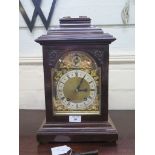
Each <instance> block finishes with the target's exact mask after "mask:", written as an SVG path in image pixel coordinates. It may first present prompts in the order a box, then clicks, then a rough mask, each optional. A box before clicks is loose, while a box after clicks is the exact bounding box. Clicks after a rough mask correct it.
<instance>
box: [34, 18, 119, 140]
mask: <svg viewBox="0 0 155 155" xmlns="http://www.w3.org/2000/svg"><path fill="white" fill-rule="evenodd" d="M114 40H115V38H114V37H113V36H112V35H110V34H107V33H104V32H103V31H102V30H101V29H98V28H96V27H92V26H90V18H70V19H62V20H61V19H60V27H58V28H55V29H52V30H49V31H48V33H47V35H43V36H41V37H39V38H38V39H37V40H36V42H38V43H40V44H41V45H42V46H43V68H44V84H45V105H46V120H45V121H44V122H43V124H42V126H41V127H40V129H39V130H38V133H37V140H38V142H40V143H42V142H79V141H82V142H85V141H111V142H115V141H116V140H117V139H118V133H117V130H116V128H115V127H114V125H113V123H112V121H111V120H110V118H109V117H108V69H109V44H110V43H111V42H112V41H114ZM71 51H77V52H78V51H82V52H84V53H87V54H88V55H90V56H91V57H92V58H94V60H95V62H96V64H97V65H98V67H100V68H101V113H100V115H82V116H81V122H80V123H75V122H74V123H70V122H69V116H66V115H64V116H57V115H54V113H53V106H52V93H53V92H52V81H51V69H52V68H55V66H56V63H57V61H58V60H59V59H60V58H61V57H62V56H63V55H64V54H65V53H66V52H71Z"/></svg>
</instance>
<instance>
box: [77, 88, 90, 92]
mask: <svg viewBox="0 0 155 155" xmlns="http://www.w3.org/2000/svg"><path fill="white" fill-rule="evenodd" d="M78 91H82V92H87V91H88V89H87V88H85V89H78Z"/></svg>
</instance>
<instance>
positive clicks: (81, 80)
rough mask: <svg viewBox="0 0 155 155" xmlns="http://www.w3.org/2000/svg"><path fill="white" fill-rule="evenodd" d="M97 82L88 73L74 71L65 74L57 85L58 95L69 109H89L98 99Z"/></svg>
mask: <svg viewBox="0 0 155 155" xmlns="http://www.w3.org/2000/svg"><path fill="white" fill-rule="evenodd" d="M96 90H97V89H96V82H95V80H94V79H93V77H92V76H91V75H90V74H88V73H87V72H84V71H81V70H72V71H69V72H67V73H65V74H64V75H63V76H62V77H61V78H60V80H59V81H58V85H57V95H58V98H59V99H60V101H61V103H62V104H63V105H64V106H66V107H67V108H68V109H87V108H88V106H89V105H90V104H92V103H93V102H94V100H95V97H96Z"/></svg>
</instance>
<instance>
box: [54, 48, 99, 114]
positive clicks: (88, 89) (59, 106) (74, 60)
mask: <svg viewBox="0 0 155 155" xmlns="http://www.w3.org/2000/svg"><path fill="white" fill-rule="evenodd" d="M100 76H101V74H100V68H98V67H97V65H96V63H95V61H94V59H93V58H91V56H89V55H88V54H86V53H84V52H80V51H71V52H68V53H67V54H65V55H64V56H63V57H62V58H60V59H59V60H58V62H57V65H56V67H55V69H54V70H53V72H52V77H53V80H52V81H53V89H54V90H53V92H54V94H53V102H54V104H53V112H54V114H55V115H71V114H80V115H86V114H87V115H99V114H100V84H99V83H100Z"/></svg>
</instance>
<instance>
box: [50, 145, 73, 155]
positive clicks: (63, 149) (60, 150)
mask: <svg viewBox="0 0 155 155" xmlns="http://www.w3.org/2000/svg"><path fill="white" fill-rule="evenodd" d="M69 150H71V148H70V147H68V146H67V145H63V146H58V147H53V148H51V151H52V155H61V154H66V153H67V152H68V151H69Z"/></svg>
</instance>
